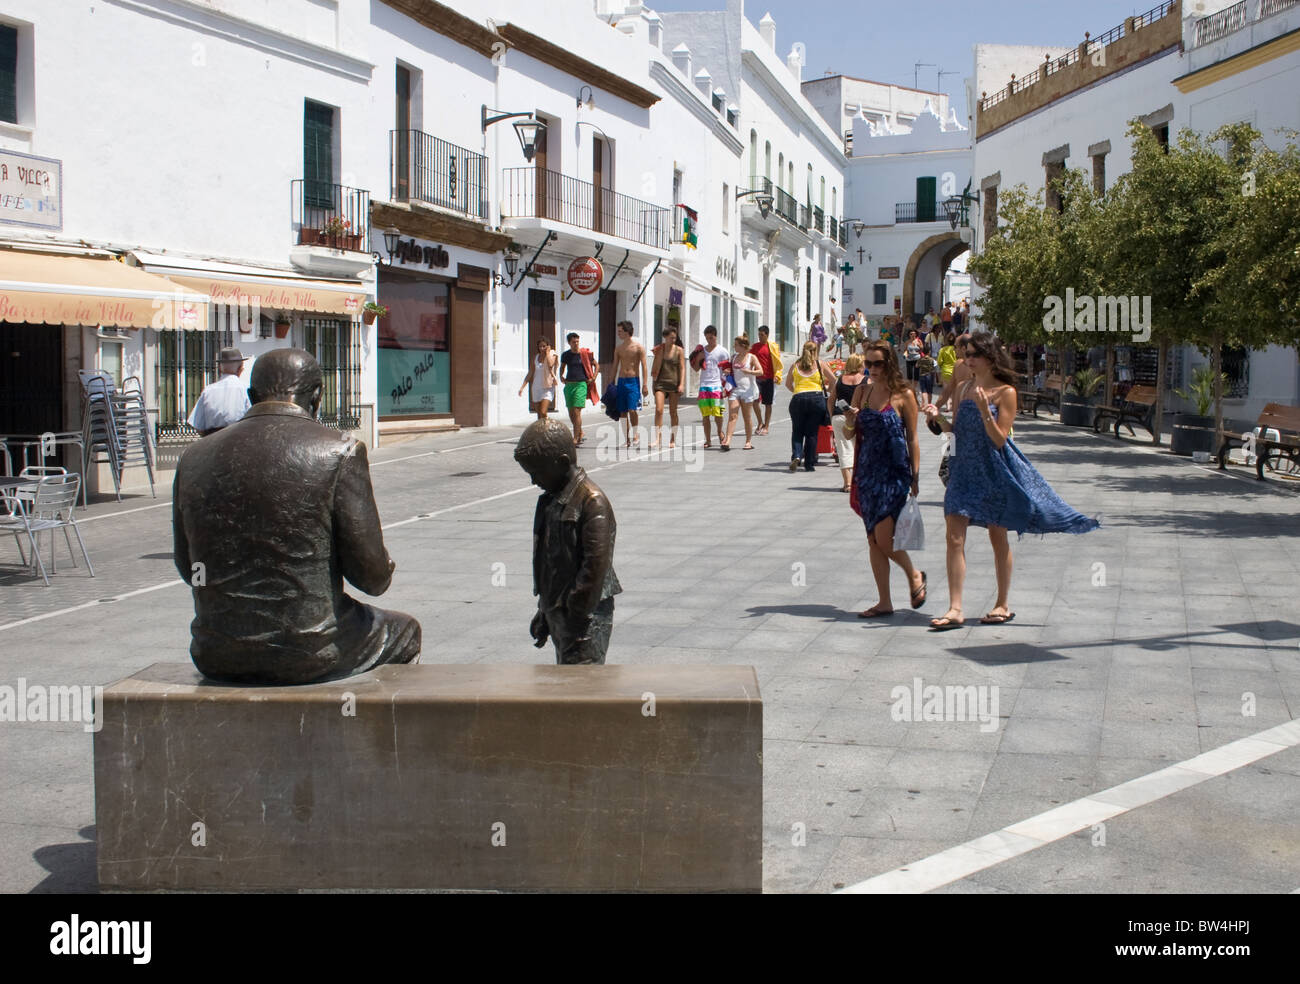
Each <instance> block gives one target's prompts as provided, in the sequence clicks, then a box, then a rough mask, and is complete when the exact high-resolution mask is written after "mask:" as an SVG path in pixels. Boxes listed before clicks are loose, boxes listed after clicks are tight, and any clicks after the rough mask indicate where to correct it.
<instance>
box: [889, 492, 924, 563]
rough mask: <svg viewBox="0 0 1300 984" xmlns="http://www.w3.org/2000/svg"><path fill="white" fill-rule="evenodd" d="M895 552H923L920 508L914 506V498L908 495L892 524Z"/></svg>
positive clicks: (922, 527)
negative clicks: (895, 521) (905, 502)
mask: <svg viewBox="0 0 1300 984" xmlns="http://www.w3.org/2000/svg"><path fill="white" fill-rule="evenodd" d="M894 549H895V550H924V549H925V527H924V526H923V525H922V523H921V507H920V506H918V505H917V504H916V496H914V495H909V496H908V497H907V504H906V505H905V506H903V511H902V512H901V513H899V514H898V522H897V523H895V524H894Z"/></svg>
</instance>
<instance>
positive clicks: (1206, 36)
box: [1192, 0, 1247, 48]
mask: <svg viewBox="0 0 1300 984" xmlns="http://www.w3.org/2000/svg"><path fill="white" fill-rule="evenodd" d="M1246 7H1247V3H1246V0H1241V3H1234V4H1233V5H1232V6H1231V7H1225V8H1224V9H1223V10H1220V11H1219V12H1218V13H1214V14H1211V15H1210V16H1209V17H1202V18H1201V19H1200V20H1198V21H1197V22H1196V35H1195V37H1194V38H1193V39H1192V47H1193V48H1199V47H1200V46H1201V45H1203V44H1209V43H1210V42H1212V41H1218V40H1219V38H1222V37H1226V36H1227V35H1229V34H1232V33H1233V32H1234V31H1240V30H1241V29H1242V28H1243V27H1245V26H1246Z"/></svg>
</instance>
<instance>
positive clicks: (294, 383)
mask: <svg viewBox="0 0 1300 984" xmlns="http://www.w3.org/2000/svg"><path fill="white" fill-rule="evenodd" d="M322 389H323V385H322V380H321V372H320V363H319V362H317V361H316V359H315V357H314V356H313V355H312V354H311V353H310V352H308V351H307V350H306V349H296V348H288V349H273V350H272V351H270V352H267V353H266V354H265V355H259V356H258V357H257V361H256V362H254V363H253V372H252V374H251V375H250V376H249V379H248V399H249V400H250V401H252V402H253V403H267V402H274V403H294V404H297V405H298V406H299V407H301V408H302V409H303V410H306V411H307V412H308V413H309V414H311V416H312V419H313V420H314V419H315V418H316V414H317V412H318V411H319V410H320V401H321V392H322Z"/></svg>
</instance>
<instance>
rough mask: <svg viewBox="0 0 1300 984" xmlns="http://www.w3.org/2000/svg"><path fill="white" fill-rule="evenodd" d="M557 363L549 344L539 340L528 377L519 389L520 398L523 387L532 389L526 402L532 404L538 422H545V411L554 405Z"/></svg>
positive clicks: (542, 339) (543, 339) (522, 393)
mask: <svg viewBox="0 0 1300 984" xmlns="http://www.w3.org/2000/svg"><path fill="white" fill-rule="evenodd" d="M559 362H560V360H559V358H558V357H557V356H556V354H555V352H554V351H553V350H552V348H551V343H550V342H549V341H547V340H546V339H545V338H539V339H538V340H537V355H536V356H535V357H534V358H533V364H532V366H531V368H529V370H528V375H527V376H525V377H524V382H523V385H522V386H520V387H519V395H520V396H523V395H524V389H525V387H529V386H531V387H532V388H531V389H530V390H529V393H528V400H529V402H530V403H532V404H534V406H533V409H534V410H535V411H536V412H537V419H538V420H545V419H546V411H548V410H549V409H550V408H551V407H553V406H554V405H555V387H556V386H557V385H558V380H557V377H556V368H557V367H558V366H559Z"/></svg>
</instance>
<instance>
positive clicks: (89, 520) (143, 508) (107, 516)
mask: <svg viewBox="0 0 1300 984" xmlns="http://www.w3.org/2000/svg"><path fill="white" fill-rule="evenodd" d="M171 504H172V501H171V499H168V500H167V501H166V502H158V503H155V504H154V505H152V506H140V507H139V508H137V509H119V510H118V511H117V512H111V513H100V514H99V515H98V516H83V517H82V518H81V519H79V520H77V525H78V526H81V525H82V524H83V523H93V522H94V521H95V520H97V519H110V518H111V517H113V516H127V515H129V514H131V513H138V512H147V511H148V510H150V509H162V508H163V507H164V506H170V505H171Z"/></svg>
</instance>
